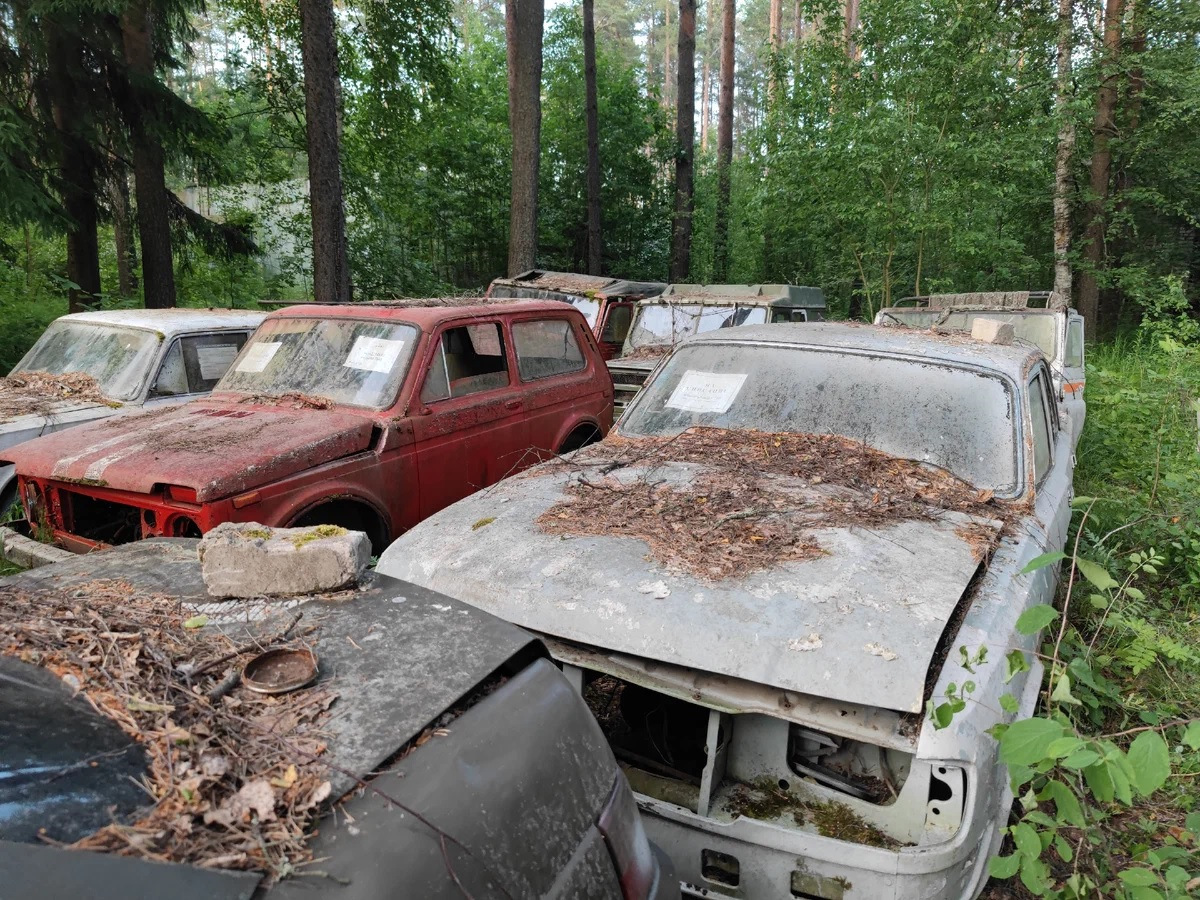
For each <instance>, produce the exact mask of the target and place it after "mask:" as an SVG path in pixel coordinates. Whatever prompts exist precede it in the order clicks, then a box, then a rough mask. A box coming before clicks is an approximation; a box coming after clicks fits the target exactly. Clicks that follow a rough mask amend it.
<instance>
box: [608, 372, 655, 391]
mask: <svg viewBox="0 0 1200 900" xmlns="http://www.w3.org/2000/svg"><path fill="white" fill-rule="evenodd" d="M609 374H611V375H612V380H613V384H632V385H633V386H635V387H641V386H642V385H643V384H645V383H646V378H647V377H648V374H649V373H647V372H611V373H609Z"/></svg>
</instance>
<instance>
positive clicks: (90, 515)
mask: <svg viewBox="0 0 1200 900" xmlns="http://www.w3.org/2000/svg"><path fill="white" fill-rule="evenodd" d="M58 494H59V499H60V502H61V503H62V507H63V519H64V520H65V521H64V522H63V525H64V526H65V527H66V530H67V531H69V532H70V533H71V534H74V535H77V536H78V537H81V538H86V539H87V540H89V541H99V542H101V543H105V544H125V543H128V542H130V541H136V540H137V539H138V538H140V537H141V536H142V518H141V512H140V511H139V510H138V509H136V508H135V507H132V506H126V505H125V504H123V503H113V502H112V501H110V500H101V499H99V498H98V497H89V496H88V495H87V494H80V493H78V492H76V491H63V490H60V491H59V492H58Z"/></svg>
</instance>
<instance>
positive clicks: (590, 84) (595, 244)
mask: <svg viewBox="0 0 1200 900" xmlns="http://www.w3.org/2000/svg"><path fill="white" fill-rule="evenodd" d="M583 80H584V87H585V90H586V92H587V101H586V104H585V106H586V115H587V271H588V274H589V275H599V274H600V271H601V262H600V258H601V255H602V251H603V244H602V243H601V240H602V236H601V231H600V111H599V105H600V104H599V99H598V97H597V88H596V14H595V3H594V0H583Z"/></svg>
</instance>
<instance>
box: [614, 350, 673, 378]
mask: <svg viewBox="0 0 1200 900" xmlns="http://www.w3.org/2000/svg"><path fill="white" fill-rule="evenodd" d="M669 352H670V351H669V350H664V351H663V352H662V355H661V356H639V357H637V358H636V359H629V358H627V357H617V358H616V359H610V360H609V361H608V367H609V368H610V369H627V370H630V371H634V372H646V373H650V372H652V371H653V370H654V367H655V366H657V365H658V364H659V363H660V362H662V358H663V356H666V355H667V353H669Z"/></svg>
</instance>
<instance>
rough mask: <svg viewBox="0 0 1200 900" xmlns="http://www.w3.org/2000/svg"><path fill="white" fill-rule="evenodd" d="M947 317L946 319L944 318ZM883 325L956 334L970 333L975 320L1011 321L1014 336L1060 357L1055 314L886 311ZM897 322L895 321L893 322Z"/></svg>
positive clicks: (1001, 310) (882, 318) (996, 311)
mask: <svg viewBox="0 0 1200 900" xmlns="http://www.w3.org/2000/svg"><path fill="white" fill-rule="evenodd" d="M943 317H944V318H943ZM880 319H881V320H882V324H884V325H892V324H895V321H899V322H900V324H901V325H907V326H909V327H910V328H930V327H932V326H934V325H938V326H939V327H941V328H950V329H953V330H954V331H970V330H971V326H972V325H974V323H975V320H976V319H999V320H1000V321H1002V322H1011V323H1012V327H1013V334H1014V335H1015V336H1016V337H1018V338H1020V339H1021V340H1023V341H1028V342H1029V343H1031V344H1033V345H1035V346H1036V347H1037V348H1038V349H1039V350H1041V351H1042V353H1044V354H1045V355H1046V356H1047V357H1048V358H1049V359H1055V358H1056V357H1057V355H1058V337H1057V329H1056V328H1055V321H1056V314H1055V313H1046V312H1035V313H1029V312H1014V311H1013V310H1007V309H977V310H945V309H919V308H918V309H896V308H892V309H885V310H884V311H883V312H882V313H880ZM894 320H895V321H894Z"/></svg>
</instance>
